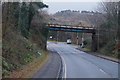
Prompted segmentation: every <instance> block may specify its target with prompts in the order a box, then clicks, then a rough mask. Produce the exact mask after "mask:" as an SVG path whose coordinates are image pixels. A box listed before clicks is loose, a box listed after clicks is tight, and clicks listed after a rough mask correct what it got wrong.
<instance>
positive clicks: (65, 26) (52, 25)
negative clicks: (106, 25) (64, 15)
mask: <svg viewBox="0 0 120 80" xmlns="http://www.w3.org/2000/svg"><path fill="white" fill-rule="evenodd" d="M47 26H49V27H62V28H76V29H95V27H94V26H75V25H61V24H47Z"/></svg>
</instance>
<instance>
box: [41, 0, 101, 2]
mask: <svg viewBox="0 0 120 80" xmlns="http://www.w3.org/2000/svg"><path fill="white" fill-rule="evenodd" d="M42 1H43V2H100V1H101V0H42Z"/></svg>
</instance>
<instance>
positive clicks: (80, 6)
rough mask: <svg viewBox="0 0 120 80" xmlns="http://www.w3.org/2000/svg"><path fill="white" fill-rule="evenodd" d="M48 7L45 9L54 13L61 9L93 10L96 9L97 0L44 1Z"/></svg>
mask: <svg viewBox="0 0 120 80" xmlns="http://www.w3.org/2000/svg"><path fill="white" fill-rule="evenodd" d="M45 3H46V4H47V5H48V6H49V8H48V9H47V11H48V12H49V13H50V14H54V13H56V12H58V11H62V10H79V11H82V10H87V11H95V10H97V5H98V2H45Z"/></svg>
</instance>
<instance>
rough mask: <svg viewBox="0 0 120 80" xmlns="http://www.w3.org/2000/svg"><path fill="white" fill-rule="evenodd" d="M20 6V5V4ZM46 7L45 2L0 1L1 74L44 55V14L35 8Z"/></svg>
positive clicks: (14, 69) (45, 28) (4, 74)
mask: <svg viewBox="0 0 120 80" xmlns="http://www.w3.org/2000/svg"><path fill="white" fill-rule="evenodd" d="M20 5H21V6H20ZM33 5H36V6H37V7H39V8H44V7H47V5H45V4H44V3H42V2H40V3H30V4H29V5H28V3H18V2H16V3H15V2H13V3H12V2H10V3H4V4H2V13H3V17H2V23H3V24H2V31H3V33H2V77H3V78H4V77H5V76H8V75H10V74H11V72H13V71H16V70H18V69H20V68H21V67H23V66H25V65H27V64H28V63H30V62H32V61H33V60H34V59H36V58H37V57H40V56H43V55H44V57H43V58H44V59H43V58H41V59H40V60H41V61H44V60H45V59H46V58H45V57H46V54H45V53H44V52H43V50H46V41H47V34H48V28H47V26H46V25H45V24H46V23H47V20H46V17H45V16H44V15H47V14H46V13H44V11H42V10H41V11H39V12H37V11H38V10H37V9H38V8H36V7H34V6H33Z"/></svg>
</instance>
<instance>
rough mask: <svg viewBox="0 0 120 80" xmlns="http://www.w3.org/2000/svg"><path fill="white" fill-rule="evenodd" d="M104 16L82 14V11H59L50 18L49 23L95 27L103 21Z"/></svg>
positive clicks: (90, 13)
mask: <svg viewBox="0 0 120 80" xmlns="http://www.w3.org/2000/svg"><path fill="white" fill-rule="evenodd" d="M104 19H105V18H104V16H103V14H101V13H98V12H84V11H81V12H79V11H71V10H64V11H59V12H57V13H55V14H54V15H52V16H51V18H50V22H51V23H60V24H70V25H81V24H82V25H85V26H91V25H97V24H100V23H101V22H103V21H104Z"/></svg>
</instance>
